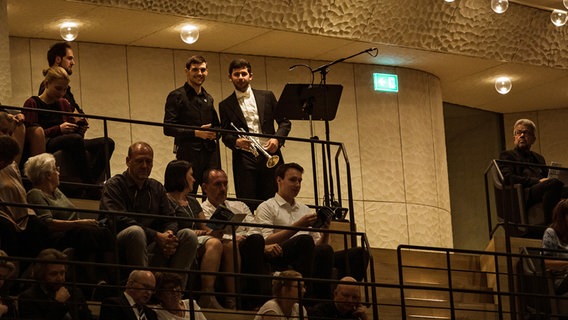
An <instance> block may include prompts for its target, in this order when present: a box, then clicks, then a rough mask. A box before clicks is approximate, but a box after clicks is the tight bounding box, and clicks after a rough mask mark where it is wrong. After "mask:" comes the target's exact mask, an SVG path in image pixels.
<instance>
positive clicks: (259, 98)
mask: <svg viewBox="0 0 568 320" xmlns="http://www.w3.org/2000/svg"><path fill="white" fill-rule="evenodd" d="M252 91H253V94H254V100H255V101H256V110H257V112H258V126H259V129H260V132H261V133H262V132H263V130H262V124H263V121H264V100H265V96H264V95H263V94H261V92H260V91H257V90H254V89H253V90H252Z"/></svg>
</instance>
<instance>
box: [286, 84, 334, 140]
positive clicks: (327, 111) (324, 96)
mask: <svg viewBox="0 0 568 320" xmlns="http://www.w3.org/2000/svg"><path fill="white" fill-rule="evenodd" d="M342 91H343V86H342V85H340V84H328V85H316V86H312V85H309V84H304V83H288V84H286V86H285V87H284V90H282V93H281V94H280V99H278V104H277V106H276V118H279V117H283V118H284V117H285V118H287V119H290V120H323V121H331V120H333V119H335V115H336V114H337V108H338V106H339V99H340V98H341V92H342ZM312 135H313V134H312ZM327 140H329V137H327Z"/></svg>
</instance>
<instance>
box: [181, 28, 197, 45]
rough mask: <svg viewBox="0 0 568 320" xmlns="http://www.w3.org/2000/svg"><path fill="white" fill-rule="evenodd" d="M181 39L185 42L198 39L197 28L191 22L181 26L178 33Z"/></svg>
mask: <svg viewBox="0 0 568 320" xmlns="http://www.w3.org/2000/svg"><path fill="white" fill-rule="evenodd" d="M179 36H180V37H181V40H183V42H185V43H187V44H192V43H195V42H196V41H197V39H199V28H197V26H194V25H192V24H186V25H183V26H182V27H181V31H180V33H179Z"/></svg>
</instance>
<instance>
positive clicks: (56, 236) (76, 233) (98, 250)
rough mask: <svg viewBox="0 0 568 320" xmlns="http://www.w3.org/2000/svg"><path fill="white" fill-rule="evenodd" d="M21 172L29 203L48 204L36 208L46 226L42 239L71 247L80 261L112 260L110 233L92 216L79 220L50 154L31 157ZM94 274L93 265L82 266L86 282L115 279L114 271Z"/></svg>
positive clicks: (112, 238)
mask: <svg viewBox="0 0 568 320" xmlns="http://www.w3.org/2000/svg"><path fill="white" fill-rule="evenodd" d="M24 172H25V173H26V176H27V177H28V178H29V179H30V181H31V182H32V185H33V188H32V189H31V190H30V191H28V194H27V200H28V203H31V204H37V205H42V206H48V207H50V208H49V209H39V208H37V209H35V211H36V213H37V216H38V218H39V219H40V220H41V221H42V222H43V223H44V224H45V225H46V226H47V228H48V230H49V238H48V239H44V241H46V242H48V243H49V244H50V245H52V246H54V247H55V248H57V249H60V250H63V249H66V248H74V249H75V252H74V254H73V255H74V257H75V258H77V259H78V260H81V261H92V262H105V263H114V261H115V259H114V246H115V240H114V236H113V235H112V232H111V231H110V230H109V229H108V228H107V227H104V226H99V224H98V222H97V221H96V220H95V219H80V218H79V216H78V214H77V212H75V211H73V210H66V209H75V205H74V204H73V203H72V202H71V201H70V200H69V199H68V198H67V197H66V196H65V194H63V192H61V190H59V188H58V187H59V167H58V166H57V165H56V162H55V158H54V157H53V155H52V154H50V153H42V154H39V155H37V156H33V157H31V158H29V159H28V161H26V163H25V165H24ZM105 269H106V272H105V273H104V274H101V275H97V273H96V268H95V267H92V266H90V267H87V266H85V271H86V276H87V279H85V280H87V281H90V282H92V283H96V282H97V281H98V280H105V281H112V280H114V279H113V278H114V277H113V275H114V272H113V271H112V270H110V268H105Z"/></svg>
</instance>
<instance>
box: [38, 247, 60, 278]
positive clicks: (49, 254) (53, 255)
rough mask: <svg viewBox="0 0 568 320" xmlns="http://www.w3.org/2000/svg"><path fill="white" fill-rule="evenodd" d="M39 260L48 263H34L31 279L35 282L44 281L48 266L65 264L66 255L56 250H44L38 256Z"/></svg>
mask: <svg viewBox="0 0 568 320" xmlns="http://www.w3.org/2000/svg"><path fill="white" fill-rule="evenodd" d="M37 259H39V260H49V262H36V263H34V265H33V267H32V277H33V278H34V279H36V280H44V279H45V271H46V270H45V269H46V268H47V265H49V264H66V263H65V262H67V255H66V254H65V253H63V252H61V251H59V250H57V249H52V248H49V249H44V250H42V251H41V252H40V253H39V254H38V255H37Z"/></svg>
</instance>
